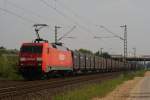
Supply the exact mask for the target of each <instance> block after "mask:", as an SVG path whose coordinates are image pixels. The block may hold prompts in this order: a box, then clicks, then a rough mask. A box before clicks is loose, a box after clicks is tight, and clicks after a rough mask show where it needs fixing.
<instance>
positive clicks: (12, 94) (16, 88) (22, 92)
mask: <svg viewBox="0 0 150 100" xmlns="http://www.w3.org/2000/svg"><path fill="white" fill-rule="evenodd" d="M118 74H119V73H118V72H115V73H102V74H94V75H86V76H78V77H70V78H64V79H63V78H61V79H51V80H47V81H46V80H44V81H42V80H40V81H33V82H32V81H29V82H22V83H21V84H16V85H12V86H8V87H3V88H0V100H7V99H10V100H17V99H18V100H20V98H21V99H22V100H24V99H25V100H31V99H32V98H37V97H38V99H39V100H41V99H42V100H43V97H44V98H45V97H48V98H50V97H51V96H52V95H54V94H55V93H58V91H63V90H64V88H67V87H71V88H73V87H77V86H79V84H85V83H91V82H100V81H103V80H106V79H111V78H113V77H115V76H116V75H118ZM39 96H40V98H41V99H40V98H39ZM35 100H36V99H35ZM44 100H45V99H44ZM48 100H49V99H48Z"/></svg>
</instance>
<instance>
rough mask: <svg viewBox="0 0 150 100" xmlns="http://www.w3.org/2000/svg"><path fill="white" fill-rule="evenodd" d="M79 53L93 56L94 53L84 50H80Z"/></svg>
mask: <svg viewBox="0 0 150 100" xmlns="http://www.w3.org/2000/svg"><path fill="white" fill-rule="evenodd" d="M78 51H79V52H81V53H84V54H93V52H92V51H90V50H87V49H83V48H81V49H79V50H78Z"/></svg>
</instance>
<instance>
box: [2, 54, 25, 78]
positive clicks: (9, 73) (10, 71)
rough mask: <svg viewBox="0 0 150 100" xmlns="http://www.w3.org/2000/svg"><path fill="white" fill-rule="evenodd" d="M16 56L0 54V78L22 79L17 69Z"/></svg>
mask: <svg viewBox="0 0 150 100" xmlns="http://www.w3.org/2000/svg"><path fill="white" fill-rule="evenodd" d="M17 62H18V57H17V56H9V55H7V56H6V55H0V79H3V80H20V79H23V78H22V77H21V75H19V73H18V70H17Z"/></svg>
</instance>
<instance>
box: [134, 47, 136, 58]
mask: <svg viewBox="0 0 150 100" xmlns="http://www.w3.org/2000/svg"><path fill="white" fill-rule="evenodd" d="M133 54H134V57H136V48H133Z"/></svg>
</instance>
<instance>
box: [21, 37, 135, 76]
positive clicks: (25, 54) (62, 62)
mask: <svg viewBox="0 0 150 100" xmlns="http://www.w3.org/2000/svg"><path fill="white" fill-rule="evenodd" d="M134 67H135V66H134V65H132V64H129V63H128V64H127V66H126V68H124V63H123V62H121V61H118V60H113V59H111V58H103V57H98V56H95V55H90V54H83V53H80V52H77V51H72V50H70V49H68V48H66V47H64V46H62V44H58V43H48V41H46V40H43V39H41V38H37V39H35V41H33V42H31V43H23V44H22V46H21V48H20V54H19V70H20V72H21V73H22V75H23V76H24V77H26V78H30V77H35V76H41V75H50V74H55V73H59V74H74V73H87V72H112V71H120V70H125V69H134Z"/></svg>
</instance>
